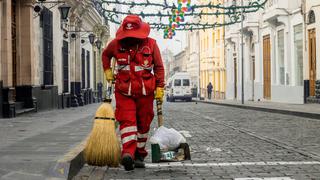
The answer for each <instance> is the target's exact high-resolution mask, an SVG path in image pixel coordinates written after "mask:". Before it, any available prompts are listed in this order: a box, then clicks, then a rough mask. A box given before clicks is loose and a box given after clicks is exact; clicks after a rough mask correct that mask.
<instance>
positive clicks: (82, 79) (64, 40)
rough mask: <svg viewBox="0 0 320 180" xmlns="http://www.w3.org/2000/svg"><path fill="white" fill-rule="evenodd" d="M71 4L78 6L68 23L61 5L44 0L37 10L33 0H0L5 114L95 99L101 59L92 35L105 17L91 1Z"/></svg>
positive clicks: (53, 107) (72, 11) (73, 0)
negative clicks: (90, 39) (97, 74)
mask: <svg viewBox="0 0 320 180" xmlns="http://www.w3.org/2000/svg"><path fill="white" fill-rule="evenodd" d="M66 3H67V4H68V5H70V6H71V7H72V8H71V12H70V13H69V21H68V23H65V22H63V21H62V20H61V18H60V12H59V8H58V7H59V6H54V7H51V6H50V4H46V3H44V4H43V5H42V6H41V7H42V8H41V12H40V13H36V12H35V11H34V6H35V5H36V4H34V1H32V0H2V1H0V11H1V12H3V13H0V14H1V15H0V23H1V31H0V34H1V35H0V39H1V43H0V44H1V48H0V49H1V58H0V61H1V63H0V64H1V70H0V72H1V75H0V81H1V82H2V83H0V86H1V85H2V88H1V93H2V95H1V97H2V99H0V104H1V106H2V108H1V109H2V110H3V112H2V114H3V116H4V117H15V116H16V115H17V114H20V113H24V112H28V111H37V110H47V109H56V108H65V107H70V106H72V105H74V106H77V105H85V104H89V103H92V102H93V101H94V99H95V98H94V97H93V96H94V93H93V91H94V90H95V89H94V87H95V85H94V83H95V75H94V74H95V70H96V68H95V67H96V66H95V64H94V60H98V58H97V59H95V55H94V54H97V50H96V49H95V48H94V47H93V46H91V44H90V43H88V38H87V37H88V33H89V32H92V33H94V32H93V29H94V27H95V26H97V25H101V24H102V23H103V21H102V18H101V15H100V14H99V13H98V12H97V11H96V10H95V8H94V6H92V4H91V2H89V1H81V2H79V1H75V0H70V1H67V2H66ZM79 7H82V9H81V8H79ZM84 31H86V33H87V34H85V32H84ZM97 37H98V36H97ZM101 39H102V37H101ZM99 62H100V63H99V64H101V61H100V60H99ZM72 97H75V98H73V99H72ZM72 100H77V103H75V104H72V103H73V101H72Z"/></svg>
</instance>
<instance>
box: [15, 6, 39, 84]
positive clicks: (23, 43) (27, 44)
mask: <svg viewBox="0 0 320 180" xmlns="http://www.w3.org/2000/svg"><path fill="white" fill-rule="evenodd" d="M19 2H20V3H19V4H18V7H19V8H18V9H19V13H18V14H19V16H18V18H17V19H18V21H17V30H18V32H17V36H18V43H17V44H18V47H17V51H18V52H17V85H18V86H25V85H27V86H30V85H33V84H34V79H35V75H36V74H35V72H34V56H35V55H34V52H33V47H34V38H33V35H34V34H33V30H34V29H33V7H32V0H23V1H19Z"/></svg>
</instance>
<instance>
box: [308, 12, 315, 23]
mask: <svg viewBox="0 0 320 180" xmlns="http://www.w3.org/2000/svg"><path fill="white" fill-rule="evenodd" d="M315 22H316V16H315V14H314V11H312V10H311V11H310V12H309V14H308V24H314V23H315Z"/></svg>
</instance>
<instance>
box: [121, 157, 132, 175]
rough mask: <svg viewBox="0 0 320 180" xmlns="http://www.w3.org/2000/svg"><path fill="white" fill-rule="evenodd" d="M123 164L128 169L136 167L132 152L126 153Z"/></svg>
mask: <svg viewBox="0 0 320 180" xmlns="http://www.w3.org/2000/svg"><path fill="white" fill-rule="evenodd" d="M121 164H122V165H123V166H124V169H125V170H126V171H131V170H133V169H134V166H133V164H134V161H133V159H132V157H131V155H130V154H124V155H123V156H122V160H121Z"/></svg>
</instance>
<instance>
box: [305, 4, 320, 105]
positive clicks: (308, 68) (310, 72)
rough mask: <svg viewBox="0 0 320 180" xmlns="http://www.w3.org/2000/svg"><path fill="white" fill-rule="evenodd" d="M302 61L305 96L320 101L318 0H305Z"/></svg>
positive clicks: (319, 23) (319, 15)
mask: <svg viewBox="0 0 320 180" xmlns="http://www.w3.org/2000/svg"><path fill="white" fill-rule="evenodd" d="M304 3H305V5H304V11H303V12H304V15H305V22H306V25H305V31H304V38H305V39H306V40H305V43H304V47H303V50H304V62H305V68H304V69H305V71H304V74H305V79H306V81H305V86H306V87H309V88H306V89H305V96H306V97H308V98H307V100H308V101H310V102H317V103H320V51H319V46H320V21H319V19H320V1H319V0H305V1H304Z"/></svg>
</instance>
